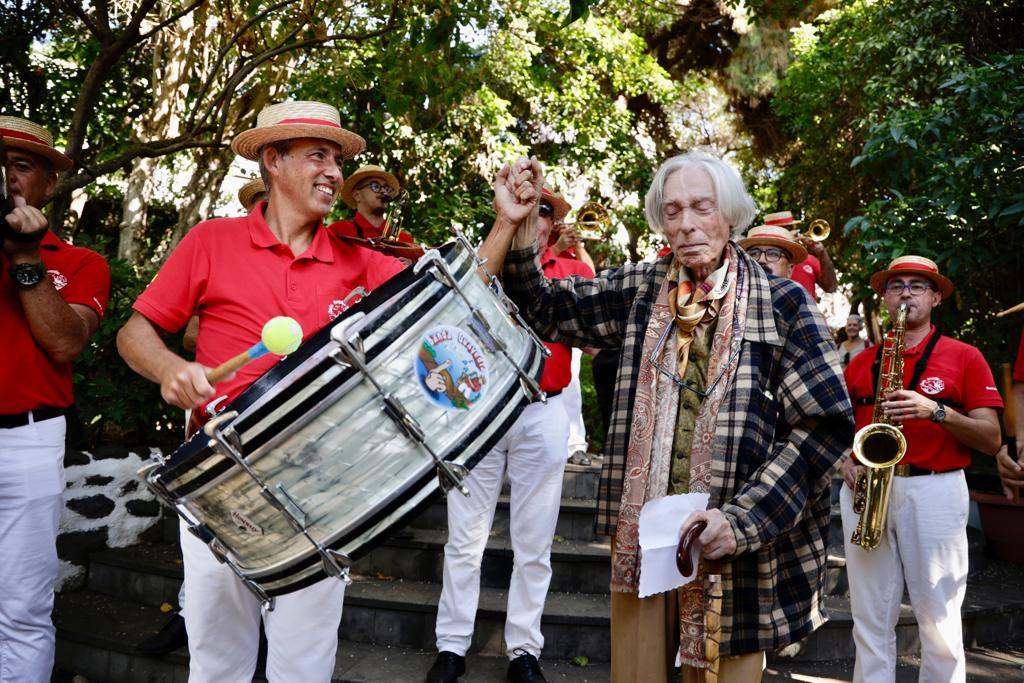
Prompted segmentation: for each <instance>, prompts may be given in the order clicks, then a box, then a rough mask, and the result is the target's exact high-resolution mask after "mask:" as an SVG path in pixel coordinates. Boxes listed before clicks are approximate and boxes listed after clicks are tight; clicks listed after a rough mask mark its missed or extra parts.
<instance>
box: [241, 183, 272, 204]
mask: <svg viewBox="0 0 1024 683" xmlns="http://www.w3.org/2000/svg"><path fill="white" fill-rule="evenodd" d="M266 193H267V186H266V185H264V184H263V181H262V180H260V179H259V178H256V179H255V180H250V181H249V182H247V183H246V184H245V185H242V189H241V190H239V191H238V203H239V204H241V205H242V208H243V209H245V210H246V211H248V210H249V209H250V208H251V207H252V205H253V202H254V201H255V200H256V195H258V194H266Z"/></svg>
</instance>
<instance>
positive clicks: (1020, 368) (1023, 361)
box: [1013, 330, 1024, 382]
mask: <svg viewBox="0 0 1024 683" xmlns="http://www.w3.org/2000/svg"><path fill="white" fill-rule="evenodd" d="M1013 379H1014V380H1015V381H1017V382H1024V330H1021V333H1020V346H1019V347H1018V348H1017V362H1016V363H1015V364H1014V366H1013Z"/></svg>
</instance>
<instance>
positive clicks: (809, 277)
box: [764, 211, 839, 301]
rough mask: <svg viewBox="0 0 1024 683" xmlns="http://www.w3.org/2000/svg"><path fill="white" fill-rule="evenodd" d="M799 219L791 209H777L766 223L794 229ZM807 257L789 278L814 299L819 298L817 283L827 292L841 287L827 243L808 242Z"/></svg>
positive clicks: (767, 217)
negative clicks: (826, 248)
mask: <svg viewBox="0 0 1024 683" xmlns="http://www.w3.org/2000/svg"><path fill="white" fill-rule="evenodd" d="M796 223H797V221H796V220H795V219H794V218H793V214H792V213H791V212H789V211H776V212H775V213H769V214H766V215H765V217H764V224H765V225H772V226H775V227H779V228H785V229H787V230H792V229H793V226H794V225H796ZM807 252H808V253H807V258H805V259H803V261H802V262H801V263H799V264H798V265H795V266H794V268H793V273H792V274H791V275H789V278H790V279H791V280H793V281H794V282H796V283H798V284H799V285H801V286H802V287H803V288H804V289H806V290H807V292H808V294H810V295H811V299H812V300H813V301H817V300H818V292H817V290H816V289H815V288H814V286H815V285H817V286H818V287H821V289H822V290H823V291H825V292H828V293H831V292H834V291H836V289H838V288H839V280H838V279H837V277H836V267H835V265H834V264H833V263H832V258H831V257H830V256H829V255H828V252H827V251H825V245H824V244H822V243H821V242H810V241H809V240H808V244H807Z"/></svg>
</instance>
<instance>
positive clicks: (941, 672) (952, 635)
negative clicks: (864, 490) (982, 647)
mask: <svg viewBox="0 0 1024 683" xmlns="http://www.w3.org/2000/svg"><path fill="white" fill-rule="evenodd" d="M840 505H841V508H842V515H843V537H844V539H845V541H844V542H845V546H846V573H847V576H848V577H849V581H850V606H851V609H852V611H853V640H854V643H855V644H856V646H857V662H856V665H855V667H854V673H853V680H854V681H857V682H867V683H891V681H893V680H895V677H896V622H897V620H898V619H899V615H900V602H901V599H902V597H903V587H904V580H905V581H906V588H907V592H908V593H909V595H910V603H911V606H912V607H913V609H914V616H915V617H916V619H917V625H918V631H919V633H920V638H921V668H920V673H919V678H918V680H920V681H922V682H926V681H927V682H932V681H934V682H935V683H953V682H957V681H959V682H962V681H964V680H966V676H967V673H966V662H965V658H964V645H963V630H962V628H961V625H960V607H961V605H962V604H963V601H964V594H965V593H966V591H967V512H968V507H969V505H970V503H969V499H968V493H967V483H966V481H965V480H964V473H963V472H961V471H957V472H948V473H946V474H934V475H924V476H919V477H893V481H892V494H891V496H890V498H889V519H888V524H887V525H886V530H885V534H884V535H883V537H882V541H881V543H880V544H879V546H878V547H877V548H875V549H874V550H864V549H863V548H861V547H860V546H855V545H853V544H851V543H850V534H851V533H853V530H854V529H855V528H856V526H857V520H858V519H859V515H857V514H856V513H854V511H853V494H852V492H851V491H850V489H849V487H847V486H845V485H844V486H843V489H842V492H841V494H840Z"/></svg>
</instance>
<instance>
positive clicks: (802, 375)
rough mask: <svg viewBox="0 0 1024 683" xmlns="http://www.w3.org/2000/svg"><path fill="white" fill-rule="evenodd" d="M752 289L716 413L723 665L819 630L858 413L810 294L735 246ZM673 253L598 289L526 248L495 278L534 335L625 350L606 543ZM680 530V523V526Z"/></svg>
mask: <svg viewBox="0 0 1024 683" xmlns="http://www.w3.org/2000/svg"><path fill="white" fill-rule="evenodd" d="M733 246H734V247H736V249H737V251H738V252H739V254H740V262H739V273H738V278H739V280H740V285H742V282H743V280H744V279H747V280H749V284H750V293H749V299H748V304H747V305H748V309H747V321H746V329H745V330H744V332H743V344H742V347H741V350H740V357H739V366H738V367H737V370H736V375H735V378H734V381H733V384H732V387H731V388H730V390H729V394H728V396H727V397H726V399H725V400H724V401H723V403H722V406H721V408H720V410H719V413H718V421H717V423H716V428H715V437H714V438H715V443H714V456H713V460H712V481H711V501H710V502H709V507H718V508H720V509H721V510H722V511H723V512H724V513H725V515H726V517H727V518H728V519H729V521H730V523H731V524H732V526H733V529H734V530H735V532H736V541H737V550H736V555H735V556H734V559H733V561H732V562H725V563H723V565H722V580H723V592H724V595H725V599H724V600H723V606H722V607H723V610H722V643H721V654H722V655H738V654H744V653H749V652H757V651H771V650H776V649H779V648H781V647H784V646H786V645H788V644H790V643H793V642H796V641H798V640H800V639H801V638H803V637H804V636H806V635H807V634H809V633H810V632H811V631H813V630H814V629H816V628H817V627H818V626H820V625H821V624H823V623H824V622H825V619H826V618H827V617H826V614H825V610H824V604H823V602H822V588H823V584H824V579H825V560H826V554H825V547H826V544H827V542H828V530H829V507H830V505H829V491H830V485H831V479H832V473H833V470H834V469H835V468H836V466H837V465H838V463H839V460H840V458H842V456H843V455H844V453H846V452H847V451H848V450H849V448H850V444H851V443H852V442H853V425H854V422H853V409H852V407H851V405H850V399H849V396H848V395H847V392H846V385H845V383H844V382H843V372H842V368H841V365H840V362H839V355H838V353H837V352H836V348H835V344H834V342H833V341H832V337H831V335H830V334H829V330H828V327H827V326H826V325H825V321H824V319H823V318H822V316H821V313H820V312H819V311H818V308H817V306H816V305H815V304H814V302H812V301H811V300H810V299H809V298H808V297H807V294H806V293H805V292H804V289H803V288H802V287H801V286H800V285H798V284H796V283H794V282H793V281H791V280H788V279H783V278H774V277H769V276H768V275H766V274H765V273H764V271H763V270H762V269H761V267H760V266H758V265H757V264H756V263H755V262H754V261H753V260H752V259H750V257H749V256H747V255H746V253H745V252H743V251H742V249H740V248H739V246H738V245H736V244H735V243H733ZM671 261H672V256H671V255H670V256H666V257H664V258H663V259H661V260H659V261H657V262H654V263H647V262H644V263H629V264H626V265H625V266H623V267H621V268H619V269H617V270H610V271H604V272H602V273H601V274H600V275H598V276H597V277H596V278H593V279H585V278H580V277H573V278H569V279H565V280H552V281H550V282H549V281H548V280H546V279H545V278H544V277H543V276H542V275H541V274H540V269H539V265H538V262H537V254H536V251H535V250H534V249H524V250H517V251H511V252H510V253H509V254H508V256H507V257H506V259H505V264H504V269H503V273H502V281H503V285H504V287H505V290H506V292H508V294H509V296H510V297H511V298H512V299H513V300H514V301H515V302H516V303H517V304H518V305H519V306H520V308H521V311H522V313H523V316H524V317H525V319H526V320H527V321H528V322H529V323H530V324H531V325H532V326H534V327H535V329H536V330H537V332H538V333H540V334H541V336H543V337H545V338H548V339H551V340H552V341H558V342H562V343H565V344H570V345H573V346H598V347H602V348H618V347H620V346H621V347H622V352H621V356H620V359H619V370H618V376H617V380H616V387H615V400H614V404H613V405H614V409H613V412H612V419H611V425H610V427H609V430H608V436H607V438H606V441H605V448H604V455H605V458H604V467H603V470H602V472H601V484H600V488H599V491H598V500H597V506H598V515H597V532H598V533H600V534H604V535H608V536H614V535H615V523H616V519H617V515H618V510H619V502H620V500H621V497H622V481H623V474H624V468H625V463H626V446H627V444H628V442H629V431H630V424H631V417H632V410H633V402H634V398H635V393H636V377H637V374H638V373H639V369H640V361H641V355H642V353H643V337H644V333H645V331H646V329H647V325H648V320H649V317H650V314H651V308H652V305H653V303H654V299H655V297H656V296H657V294H658V291H659V290H660V288H661V283H662V281H663V280H664V278H665V276H666V274H667V272H668V269H669V265H670V263H671ZM680 521H682V520H680Z"/></svg>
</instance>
